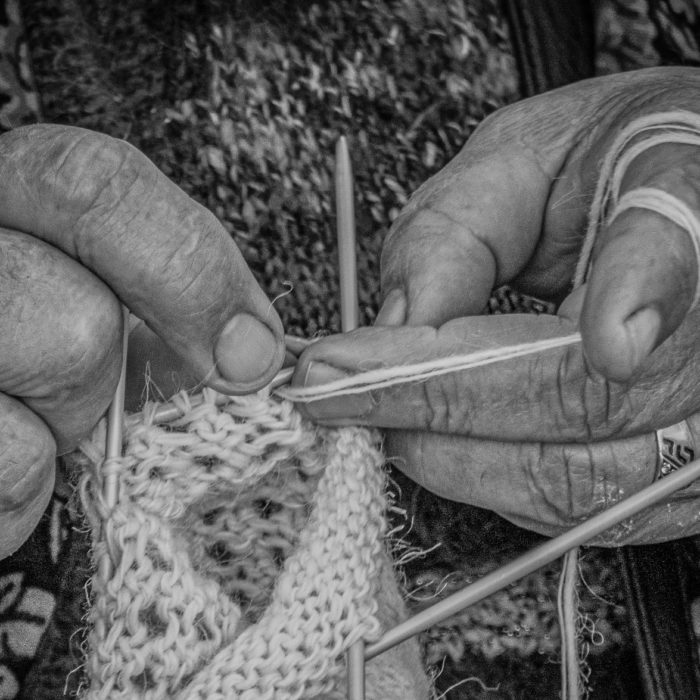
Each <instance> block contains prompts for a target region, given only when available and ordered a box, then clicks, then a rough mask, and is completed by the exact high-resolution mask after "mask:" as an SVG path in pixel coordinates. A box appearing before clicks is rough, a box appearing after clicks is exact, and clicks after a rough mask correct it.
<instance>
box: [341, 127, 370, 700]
mask: <svg viewBox="0 0 700 700" xmlns="http://www.w3.org/2000/svg"><path fill="white" fill-rule="evenodd" d="M353 190H354V187H353V177H352V166H351V164H350V151H349V150H348V142H347V139H346V138H345V136H341V137H340V138H339V139H338V142H337V143H336V145H335V211H336V226H337V235H338V271H339V277H340V280H339V281H340V285H339V286H340V329H341V330H342V331H343V333H347V332H348V331H352V330H355V328H357V327H358V326H359V325H360V313H359V304H358V294H357V251H356V234H355V201H354V195H353ZM347 673H348V700H365V641H364V639H358V640H357V641H356V642H353V643H352V644H351V645H350V648H349V649H348V652H347Z"/></svg>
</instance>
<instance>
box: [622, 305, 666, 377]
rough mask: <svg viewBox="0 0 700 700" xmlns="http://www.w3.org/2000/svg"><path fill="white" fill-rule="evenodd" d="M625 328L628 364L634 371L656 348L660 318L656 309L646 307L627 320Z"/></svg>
mask: <svg viewBox="0 0 700 700" xmlns="http://www.w3.org/2000/svg"><path fill="white" fill-rule="evenodd" d="M625 328H626V329H627V334H628V337H629V339H630V348H629V352H630V364H631V366H632V367H633V368H634V369H636V368H637V367H639V365H640V364H641V363H642V362H643V361H644V360H645V359H646V358H647V357H648V356H649V355H650V354H651V353H652V352H653V351H654V348H655V347H656V342H657V340H658V338H659V330H660V329H661V316H660V315H659V312H658V311H657V310H656V309H654V308H652V307H646V308H644V309H640V310H639V311H637V312H636V313H635V314H634V315H632V316H631V317H630V318H628V319H627V321H625Z"/></svg>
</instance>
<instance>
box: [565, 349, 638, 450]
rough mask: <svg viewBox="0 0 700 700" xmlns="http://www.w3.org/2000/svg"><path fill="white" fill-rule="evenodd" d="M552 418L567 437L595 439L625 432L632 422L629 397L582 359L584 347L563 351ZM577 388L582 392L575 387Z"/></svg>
mask: <svg viewBox="0 0 700 700" xmlns="http://www.w3.org/2000/svg"><path fill="white" fill-rule="evenodd" d="M554 386H555V401H556V406H555V410H554V411H553V412H552V418H553V420H554V421H555V422H556V428H557V430H558V432H559V433H560V434H561V435H562V437H563V439H570V440H572V441H576V442H592V441H596V440H602V439H607V438H610V437H613V436H615V435H617V434H619V433H620V432H622V431H624V429H625V427H626V426H627V423H628V421H629V411H628V410H627V405H628V397H627V396H626V393H625V390H624V388H623V387H621V386H617V385H613V383H612V382H610V381H609V380H607V379H605V377H603V376H602V375H600V374H598V373H597V372H595V371H594V370H592V369H591V368H590V367H589V366H588V364H587V363H586V362H585V360H582V358H581V353H580V349H578V348H574V347H572V348H567V349H566V351H565V352H563V353H561V355H560V356H559V360H558V365H557V368H556V373H555V382H554ZM572 387H577V388H578V391H576V390H572Z"/></svg>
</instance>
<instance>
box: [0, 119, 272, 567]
mask: <svg viewBox="0 0 700 700" xmlns="http://www.w3.org/2000/svg"><path fill="white" fill-rule="evenodd" d="M0 181H1V182H2V183H3V187H2V190H0V558H2V557H5V556H7V555H9V554H10V553H12V552H13V551H14V550H15V549H17V548H18V547H19V546H20V544H21V543H22V542H23V541H24V540H25V539H26V538H27V537H28V535H29V534H30V533H31V531H32V529H33V528H34V526H35V524H36V523H37V521H38V519H39V517H40V516H41V514H42V512H43V510H44V508H45V507H46V504H47V502H48V500H49V497H50V494H51V490H52V488H53V471H54V462H55V455H56V453H57V452H58V453H59V454H60V453H62V452H66V451H67V450H70V449H72V448H73V447H74V446H75V445H76V443H77V442H78V440H79V439H80V438H81V437H83V436H85V435H86V434H88V433H89V432H90V431H91V430H92V428H93V427H94V425H95V424H96V422H97V421H98V420H99V418H100V417H101V416H102V414H103V413H104V411H105V409H106V408H107V406H108V405H109V402H110V400H111V398H112V395H113V393H114V390H115V386H116V383H117V380H118V375H119V371H120V366H121V347H122V319H123V315H122V312H121V305H120V303H121V304H124V305H125V306H126V307H128V308H129V309H130V310H131V311H132V312H133V313H134V314H135V315H136V316H138V317H139V318H141V319H143V320H144V321H145V322H146V325H147V326H148V327H149V328H150V329H151V330H152V331H154V332H155V334H156V336H158V338H159V341H158V343H156V344H154V343H152V342H151V343H150V345H151V347H158V346H159V344H160V341H163V343H164V344H165V345H166V346H167V347H168V348H169V350H170V351H171V352H172V353H174V354H175V355H176V356H177V357H179V358H180V359H181V361H182V364H183V366H184V367H186V368H187V369H188V371H189V372H190V374H191V376H192V377H193V379H194V380H195V381H198V382H202V383H204V384H207V385H209V386H212V387H214V388H216V389H218V390H220V391H223V392H226V393H246V392H249V391H253V390H255V389H257V388H260V387H261V386H263V385H264V384H265V383H267V382H268V381H269V380H270V379H271V378H272V377H273V376H274V374H275V372H276V371H277V370H278V368H279V367H280V365H281V363H282V360H283V357H284V344H283V331H282V325H281V322H280V320H279V318H278V316H277V314H276V313H275V311H274V309H273V308H272V306H271V305H270V302H269V301H268V299H267V298H266V296H265V295H264V293H263V292H262V290H261V289H260V288H259V287H258V285H257V283H256V282H255V280H254V279H253V276H252V274H251V272H250V270H248V268H247V266H246V265H245V263H244V261H243V258H242V256H241V254H240V252H239V251H238V249H237V248H236V246H235V244H234V243H233V242H232V240H231V238H230V236H229V235H228V234H227V233H226V231H225V230H224V228H223V227H222V225H221V224H220V223H219V222H218V221H217V219H216V218H215V217H214V216H213V214H211V213H210V212H209V211H207V210H206V209H205V208H204V207H202V206H201V205H199V204H197V203H196V202H194V201H193V200H192V199H191V198H190V197H188V196H187V195H186V194H185V193H184V192H183V191H182V190H181V189H179V188H178V187H177V186H176V185H175V184H174V183H172V182H171V181H170V180H168V179H167V178H166V177H165V176H164V175H163V174H162V173H161V172H160V171H159V170H158V169H157V168H156V167H155V166H154V165H153V163H151V162H150V161H149V160H148V159H147V158H146V157H145V156H144V155H142V154H141V153H140V152H139V151H137V150H136V149H135V148H133V147H131V146H129V145H128V144H127V143H125V142H123V141H118V140H116V139H113V138H110V137H107V136H104V135H102V134H97V133H94V132H90V131H86V130H83V129H77V128H70V127H63V126H55V125H41V126H34V127H27V128H21V129H17V130H15V131H12V132H9V133H7V134H5V135H3V136H2V137H0ZM141 335H142V336H143V335H144V334H143V331H141ZM149 342H150V341H149ZM146 359H148V358H146Z"/></svg>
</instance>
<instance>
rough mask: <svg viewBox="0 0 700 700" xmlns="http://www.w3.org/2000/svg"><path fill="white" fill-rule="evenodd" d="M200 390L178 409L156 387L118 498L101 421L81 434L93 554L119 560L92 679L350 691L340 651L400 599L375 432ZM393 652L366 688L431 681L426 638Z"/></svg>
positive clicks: (94, 614) (386, 620) (208, 691)
mask: <svg viewBox="0 0 700 700" xmlns="http://www.w3.org/2000/svg"><path fill="white" fill-rule="evenodd" d="M202 399H203V400H202V402H201V403H200V404H198V405H193V404H194V402H193V401H191V399H190V397H188V396H187V395H186V394H181V395H179V396H178V397H176V398H175V403H176V404H177V406H178V408H179V412H180V413H181V414H182V417H181V418H179V419H177V420H175V421H173V422H170V423H168V424H158V423H157V422H156V421H155V420H154V417H155V416H156V413H157V411H158V408H159V407H158V406H157V405H149V406H148V407H147V409H146V410H145V411H144V412H143V414H141V415H138V416H132V417H130V418H129V419H127V421H126V430H125V443H126V444H125V451H124V457H123V458H122V459H121V460H119V461H118V462H116V463H114V464H113V465H112V466H111V467H110V468H111V469H113V470H115V471H116V473H117V477H118V481H119V498H118V503H117V505H116V507H114V508H113V509H109V508H108V507H107V506H106V504H105V503H104V501H103V499H102V497H101V492H102V482H103V480H104V478H105V477H106V474H105V473H104V472H105V469H104V468H103V467H102V468H101V467H100V463H101V445H102V444H103V443H102V437H103V434H104V428H102V431H99V430H98V431H97V432H96V434H95V435H94V436H93V438H92V440H91V441H90V442H89V443H88V444H85V445H84V446H83V451H84V452H85V453H86V454H87V455H88V456H89V457H90V458H91V461H92V462H93V464H95V465H96V466H95V467H94V468H93V469H91V470H89V472H88V473H87V474H86V476H85V477H84V480H83V483H82V485H81V495H82V499H83V504H84V507H85V509H86V512H87V515H88V520H89V522H90V525H91V528H92V532H93V543H94V559H95V561H96V562H98V561H100V558H101V557H102V556H104V555H105V553H107V554H108V555H109V557H110V559H111V561H112V562H113V567H112V569H113V571H112V573H111V576H110V578H109V579H108V580H102V579H101V577H100V576H99V574H96V575H95V577H94V578H93V581H92V606H91V608H90V611H89V624H90V631H89V635H88V646H89V651H88V658H87V676H88V685H89V687H88V688H87V690H86V692H85V694H84V697H85V698H86V700H118V699H119V700H122V699H123V700H126V699H127V698H128V699H129V700H141V699H143V700H161V699H163V700H165V699H166V698H167V699H170V698H177V699H178V700H186V699H187V700H223V699H224V698H241V699H243V700H253V699H255V700H264V699H266V698H269V699H272V698H274V699H280V700H287V699H289V700H296V699H299V698H317V697H323V698H341V697H344V687H345V679H344V667H343V653H344V652H345V651H346V650H347V648H348V647H349V646H350V645H351V644H352V643H353V642H354V641H355V640H357V639H358V638H360V637H363V638H365V639H366V640H368V641H372V640H375V639H377V638H378V636H379V634H380V633H381V632H382V626H386V625H388V624H393V623H395V622H396V621H397V618H398V617H400V616H402V615H404V614H405V611H404V609H403V602H402V600H401V597H400V595H399V592H398V587H397V584H396V581H395V578H394V576H393V570H392V567H391V564H390V562H389V560H388V558H387V556H386V554H385V551H384V545H383V539H384V537H385V535H386V522H385V515H384V514H385V509H386V505H387V504H386V499H385V495H384V474H383V471H382V465H383V458H382V456H381V453H380V452H379V450H378V449H377V444H376V443H377V438H376V436H375V435H374V434H373V433H371V432H369V431H368V430H366V429H363V428H357V427H350V428H342V429H338V430H332V429H323V428H317V427H314V426H312V425H310V424H307V423H305V422H304V420H303V419H302V418H301V416H300V414H299V413H298V412H297V411H296V410H295V409H294V407H293V406H292V404H291V403H289V402H287V401H280V400H277V399H273V398H270V397H269V396H265V395H263V394H259V395H255V396H249V397H232V398H224V397H222V396H220V395H218V394H216V393H215V392H213V391H211V390H204V392H203V395H202ZM388 572H390V573H389V575H387V573H388ZM380 605H381V607H382V610H379V606H380ZM394 652H395V653H389V654H387V655H385V658H383V657H379V658H378V659H376V660H374V661H373V662H371V664H370V668H368V675H367V681H368V688H367V696H368V698H376V700H380V698H387V699H390V698H402V700H403V699H406V700H409V699H412V698H420V697H427V694H428V684H427V680H426V678H425V675H424V673H423V671H422V664H421V663H420V660H419V657H418V652H417V646H416V645H415V643H411V644H408V645H403V649H402V650H401V649H400V650H394ZM373 666H374V668H373Z"/></svg>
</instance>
